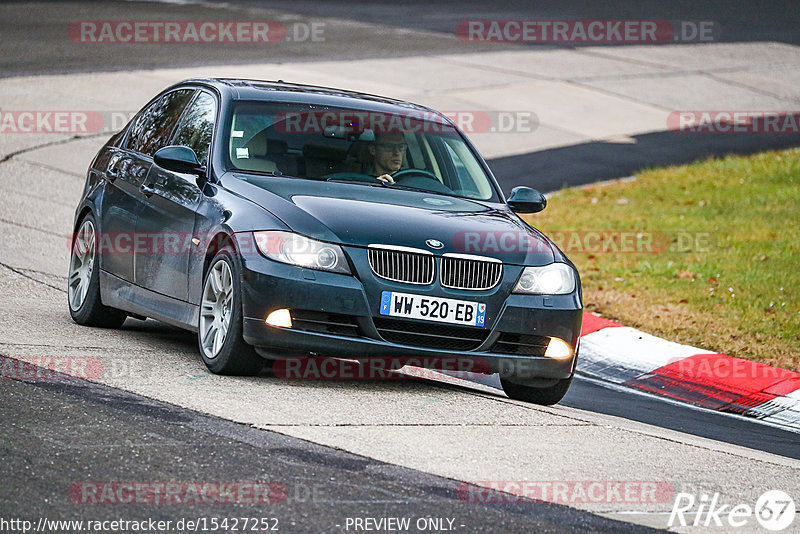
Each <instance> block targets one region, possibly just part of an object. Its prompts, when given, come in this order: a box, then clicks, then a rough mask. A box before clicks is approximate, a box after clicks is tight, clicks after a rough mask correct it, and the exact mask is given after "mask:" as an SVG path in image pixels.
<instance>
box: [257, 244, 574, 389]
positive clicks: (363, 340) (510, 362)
mask: <svg viewBox="0 0 800 534" xmlns="http://www.w3.org/2000/svg"><path fill="white" fill-rule="evenodd" d="M347 252H348V255H349V256H350V258H351V260H353V262H354V263H355V264H356V269H355V272H356V276H350V275H342V274H336V273H329V272H325V271H315V270H310V269H303V268H300V267H295V266H292V265H286V264H283V263H279V262H275V261H272V260H269V259H267V258H264V257H262V256H260V255H257V254H252V255H247V257H245V258H243V261H242V295H243V298H242V306H243V312H244V332H243V335H244V340H245V341H246V342H247V343H249V344H251V345H253V346H255V347H257V348H258V349H260V350H261V352H262V353H264V352H266V353H268V354H270V355H274V356H275V357H279V356H287V355H291V356H309V355H312V356H334V357H343V358H353V359H356V358H388V357H391V358H414V359H417V360H423V359H424V360H429V359H430V360H435V359H445V360H453V359H470V360H472V361H473V362H476V365H475V366H474V368H475V369H480V370H481V371H479V372H500V373H501V374H503V375H515V376H518V377H526V378H527V377H531V378H532V377H537V378H556V379H563V378H569V377H570V376H572V373H573V371H574V369H575V363H576V359H577V348H578V347H577V345H578V336H579V334H580V327H581V319H582V306H581V302H580V297H579V288H576V291H575V293H573V294H569V295H552V296H541V295H518V294H511V295H510V296H508V297H507V298H505V299H503V298H502V296H503V295H505V294H507V293H508V292H509V291H510V290H509V289H508V288H509V287H510V286H509V284H513V283H514V282H515V280H516V276H518V274H519V269H521V268H519V269H517V272H516V274H515V273H514V271H513V268H510V269H509V271H511V272H509V273H508V276H509V278H510V282H505V283H503V284H500V285H499V286H498V287H497V288H494V289H493V290H490V291H488V292H471V291H461V292H460V293H458V294H454V293H453V292H452V291H449V292H448V291H444V290H442V288H437V287H432V288H427V289H426V288H421V287H419V286H409V285H407V284H397V283H394V282H389V281H386V280H383V279H379V278H377V277H375V276H374V275H372V273H371V272H370V271H369V268H368V267H367V268H366V272H365V269H364V268H363V267H364V266H363V265H358V257H357V256H358V252H357V251H356V252H355V253H353V251H352V250H348V251H347ZM354 256H355V257H354ZM361 279H363V280H364V283H362V281H361ZM434 285H435V284H434ZM383 290H388V291H404V292H408V293H424V294H430V295H436V296H442V297H449V298H461V299H464V300H479V301H487V302H489V303H490V304H487V306H489V307H490V308H494V309H492V310H491V311H492V313H487V323H486V325H487V326H486V328H484V329H480V330H482V331H483V334H482V335H481V338H480V339H479V340H478V341H476V343H475V345H476V346H474V347H471V348H470V349H469V350H463V349H452V348H442V347H439V348H436V347H429V346H421V345H418V344H406V343H397V342H390V341H387V340H386V339H385V338H384V337H383V336H382V335H381V334H380V333H379V329H378V328H377V327H376V319H380V318H381V316H380V314H379V313H378V307H379V301H380V299H379V295H380V292H381V291H383ZM490 293H495V294H490ZM370 296H372V298H370ZM280 308H288V309H289V310H312V311H317V312H324V313H326V314H333V315H335V316H337V317H347V318H348V320H351V321H352V322H353V325H354V327H353V328H352V329H351V330H349V331H347V332H346V333H340V332H335V333H332V332H322V331H308V330H301V329H296V328H291V329H290V328H278V327H273V326H269V325H267V324H266V323H265V318H266V317H267V315H269V313H271V312H272V311H274V310H276V309H280ZM400 321H402V323H403V324H404V325H408V327H409V329H411V330H413V329H414V325H415V324H416V325H417V326H420V327H424V326H427V325H430V324H431V323H430V322H418V321H414V320H405V319H400ZM437 324H440V323H437ZM473 330H479V329H473ZM508 336H512V338H513V339H518V338H519V337H520V336H523V337H524V336H529V337H528V338H536V337H537V336H538V337H541V338H546V337H558V338H560V339H562V340H564V341H566V342H567V343H569V345H570V346H571V347H572V348H573V355H572V356H570V357H567V358H562V359H555V358H547V357H544V356H541V355H530V354H510V353H504V352H500V351H498V350H497V349H498V347H508V346H509V345H508V344H507V343H506V344H503V343H502V342H503V340H506V339H508ZM513 336H517V337H516V338H514V337H513ZM528 338H526V339H528Z"/></svg>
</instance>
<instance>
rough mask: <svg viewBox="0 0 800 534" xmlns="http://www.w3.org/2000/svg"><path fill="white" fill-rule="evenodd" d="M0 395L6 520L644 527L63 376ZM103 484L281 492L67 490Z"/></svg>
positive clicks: (14, 384) (1, 386) (287, 526)
mask: <svg viewBox="0 0 800 534" xmlns="http://www.w3.org/2000/svg"><path fill="white" fill-rule="evenodd" d="M0 396H2V398H3V403H2V406H0V418H1V419H0V420H2V422H3V428H4V436H3V442H2V452H3V463H4V467H3V470H2V471H3V489H2V492H0V513H1V514H2V515H3V516H4V517H6V518H7V517H8V516H12V517H16V518H20V519H26V520H31V521H33V522H34V523H36V522H38V518H40V517H44V518H49V519H65V518H70V519H75V520H81V519H84V520H85V519H91V520H100V521H103V520H113V519H118V518H120V517H122V518H124V519H127V520H142V519H146V518H152V519H154V520H173V521H175V520H177V519H178V518H181V517H183V518H189V519H193V518H198V517H209V516H214V517H247V518H264V517H266V518H271V519H272V518H274V519H277V521H278V525H279V528H280V530H281V531H284V532H287V531H288V532H331V531H344V530H346V529H345V528H344V527H345V525H346V521H347V518H348V517H349V518H356V517H375V516H386V517H409V518H412V521H413V522H414V523H416V521H417V520H419V519H420V518H426V517H434V518H449V519H452V520H453V529H454V530H455V531H458V532H481V531H483V530H484V529H485V528H486V527H487V526H490V527H491V528H492V529H493V530H495V531H497V532H520V533H523V532H534V531H535V532H564V531H571V532H649V531H650V529H648V528H645V527H641V526H637V525H633V524H630V523H623V522H620V521H613V520H609V519H605V518H602V517H599V516H596V515H593V514H588V513H586V512H581V511H578V510H575V509H573V508H569V507H567V506H562V505H557V504H550V503H542V502H525V503H504V504H477V503H470V502H465V501H463V500H459V498H458V494H457V488H458V486H459V483H458V482H457V481H454V480H448V479H444V478H441V477H435V476H431V475H427V474H425V473H421V472H419V471H415V470H412V469H405V468H402V467H398V466H394V465H391V464H387V463H384V462H379V461H376V460H372V459H370V458H365V457H361V456H357V455H354V454H350V453H347V452H344V451H339V450H335V449H331V448H328V447H322V446H319V445H315V444H313V443H310V442H308V441H304V440H301V439H297V438H291V437H287V436H283V435H281V434H276V433H273V432H264V431H261V430H255V429H252V428H249V427H247V426H244V425H240V424H236V423H232V422H230V421H226V420H224V419H220V418H215V417H209V416H205V415H202V414H198V413H196V412H192V411H190V410H184V409H179V408H176V407H175V406H171V405H169V404H165V403H162V402H157V401H153V400H151V399H147V398H144V397H141V396H138V395H132V394H130V393H126V392H124V391H121V390H118V389H114V388H110V387H106V386H102V385H99V384H93V383H90V382H85V381H77V380H70V379H69V378H67V377H64V379H63V380H60V381H59V380H52V379H48V380H38V381H37V380H35V379H34V380H1V381H0ZM108 480H114V481H126V482H142V481H148V482H150V483H152V482H153V481H161V482H168V481H170V482H171V481H230V480H234V481H254V482H261V483H276V484H279V485H280V486H282V487H281V488H280V489H277V490H276V494H275V495H276V496H275V501H276V502H274V503H272V502H270V503H267V504H264V503H261V504H257V505H256V504H249V503H239V504H235V505H234V504H218V505H215V506H213V511H210V510H209V505H207V504H205V503H190V504H183V505H180V506H179V505H172V506H170V505H166V504H160V505H159V504H135V505H125V504H119V503H112V504H105V505H102V504H95V505H92V504H83V503H82V500H83V497H80V496H79V495H81V493H77V494H76V493H73V494H70V493H69V491H68V488H71V487H73V486H74V485H75V484H81V483H82V482H96V481H108ZM85 494H88V495H96V494H95V493H92V492H91V490H89V491H87V492H85ZM270 495H273V494H272V493H270ZM76 501H77V502H76ZM87 502H91V501H90V500H89V498H87ZM270 524H271V523H270Z"/></svg>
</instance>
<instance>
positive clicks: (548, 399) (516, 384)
mask: <svg viewBox="0 0 800 534" xmlns="http://www.w3.org/2000/svg"><path fill="white" fill-rule="evenodd" d="M500 383H501V384H502V385H503V391H505V393H506V395H508V396H509V397H510V398H512V399H515V400H520V401H524V402H531V403H534V404H541V405H544V406H552V405H553V404H558V402H559V401H561V399H563V398H564V395H566V394H567V390H569V386H570V384H572V377H569V378H564V379H560V380H556V381H555V384H553V385H549V386H544V387H542V386H532V385H526V384H525V383H524V381H523V380H517V379H514V378H513V377H502V376H501V377H500Z"/></svg>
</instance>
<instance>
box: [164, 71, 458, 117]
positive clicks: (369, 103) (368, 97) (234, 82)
mask: <svg viewBox="0 0 800 534" xmlns="http://www.w3.org/2000/svg"><path fill="white" fill-rule="evenodd" d="M184 84H203V85H208V86H212V87H214V88H216V89H217V90H218V91H219V92H220V94H221V95H223V97H225V98H227V99H230V100H247V101H259V100H262V101H269V102H293V103H300V104H317V105H328V106H334V107H342V108H350V109H359V110H368V111H381V112H388V113H408V112H409V111H421V112H426V113H433V114H435V115H436V116H437V117H439V118H441V119H444V120H445V121H446V122H447V123H448V124H452V123H451V121H450V120H449V119H448V118H447V117H446V116H445V115H443V114H442V113H440V112H438V111H436V110H434V109H431V108H428V107H426V106H421V105H419V104H413V103H411V102H406V101H404V100H397V99H394V98H387V97H384V96H378V95H373V94H369V93H359V92H357V91H348V90H345V89H335V88H332V87H321V86H317V85H303V84H299V83H290V82H285V81H283V80H277V81H264V80H249V79H241V78H194V79H190V80H184V81H183V82H181V83H180V84H177V85H176V87H177V86H179V85H184Z"/></svg>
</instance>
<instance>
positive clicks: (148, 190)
mask: <svg viewBox="0 0 800 534" xmlns="http://www.w3.org/2000/svg"><path fill="white" fill-rule="evenodd" d="M139 191H141V192H142V193H144V196H146V197H148V198H149V197H151V196H153V195H154V194H155V192H156V190H155V188H154V187H153V186H152V185H145V184H142V185H140V186H139Z"/></svg>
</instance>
